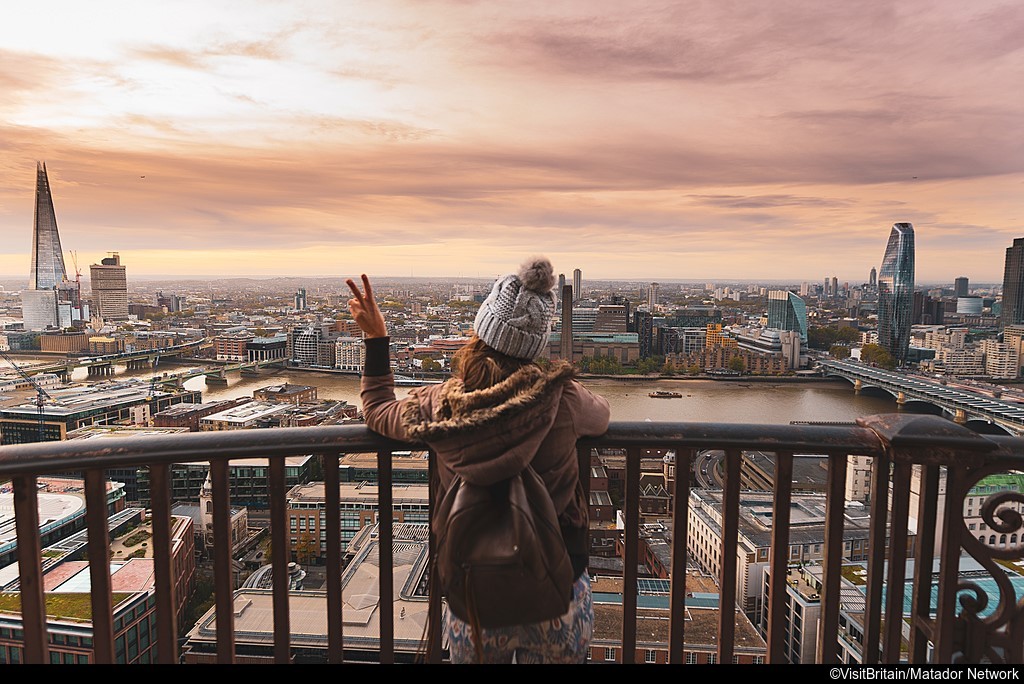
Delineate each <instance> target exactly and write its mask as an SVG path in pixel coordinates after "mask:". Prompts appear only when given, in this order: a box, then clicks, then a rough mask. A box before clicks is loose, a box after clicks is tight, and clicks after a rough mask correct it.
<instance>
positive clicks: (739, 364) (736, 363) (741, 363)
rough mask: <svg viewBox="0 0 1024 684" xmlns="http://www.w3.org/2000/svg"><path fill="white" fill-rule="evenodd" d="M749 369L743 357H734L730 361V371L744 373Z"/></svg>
mask: <svg viewBox="0 0 1024 684" xmlns="http://www.w3.org/2000/svg"><path fill="white" fill-rule="evenodd" d="M746 369H747V362H746V361H745V360H744V359H743V357H742V356H734V357H732V358H731V359H729V370H734V371H736V372H737V373H742V372H743V371H745V370H746Z"/></svg>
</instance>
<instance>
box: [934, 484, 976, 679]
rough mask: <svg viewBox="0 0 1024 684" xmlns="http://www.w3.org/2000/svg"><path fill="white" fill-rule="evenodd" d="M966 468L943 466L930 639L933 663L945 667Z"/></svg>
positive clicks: (948, 658)
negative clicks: (936, 582)
mask: <svg viewBox="0 0 1024 684" xmlns="http://www.w3.org/2000/svg"><path fill="white" fill-rule="evenodd" d="M966 475H967V469H966V468H964V467H962V466H947V467H946V504H945V511H944V513H943V516H942V545H941V548H940V549H939V558H940V560H939V589H938V599H937V603H936V610H935V614H936V618H935V628H934V632H933V634H932V638H933V640H934V642H935V653H934V655H933V656H932V661H933V662H934V663H935V664H938V665H947V664H949V663H951V662H952V659H953V629H954V627H955V623H956V610H957V608H956V606H957V601H956V595H957V585H958V584H959V581H960V553H961V550H960V528H961V527H962V526H963V505H964V503H963V502H964V498H965V497H966V496H967V491H966V490H967V489H968V485H967V484H966V481H967V477H966Z"/></svg>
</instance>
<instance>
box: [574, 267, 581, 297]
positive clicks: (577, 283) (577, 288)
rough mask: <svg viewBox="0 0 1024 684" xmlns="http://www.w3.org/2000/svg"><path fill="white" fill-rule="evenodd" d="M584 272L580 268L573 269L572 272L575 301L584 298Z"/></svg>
mask: <svg viewBox="0 0 1024 684" xmlns="http://www.w3.org/2000/svg"><path fill="white" fill-rule="evenodd" d="M582 288H583V272H582V271H580V269H578V268H576V269H573V272H572V300H573V301H574V302H577V301H579V300H580V299H582V298H583V289H582Z"/></svg>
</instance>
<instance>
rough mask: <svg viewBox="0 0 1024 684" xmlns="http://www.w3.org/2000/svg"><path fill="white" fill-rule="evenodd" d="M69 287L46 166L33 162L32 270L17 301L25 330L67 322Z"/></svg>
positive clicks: (68, 321)
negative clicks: (19, 301) (25, 288)
mask: <svg viewBox="0 0 1024 684" xmlns="http://www.w3.org/2000/svg"><path fill="white" fill-rule="evenodd" d="M69 287H71V288H73V287H74V283H69V282H68V277H67V270H66V269H65V267H64V253H63V252H62V251H61V247H60V234H59V233H58V232H57V215H56V213H55V212H54V210H53V197H52V195H51V194H50V181H49V178H47V175H46V165H45V164H43V163H41V162H37V163H36V207H35V220H34V222H33V225H32V271H31V273H30V274H29V279H28V289H27V290H25V291H24V292H22V302H21V308H22V318H23V319H24V322H25V329H26V330H44V329H46V328H48V327H50V328H56V327H66V326H68V325H71V321H70V316H71V314H70V309H69V308H68V306H67V304H68V303H69V302H68V301H67V300H68V294H67V290H68V288H69ZM61 304H64V306H63V307H62V306H61Z"/></svg>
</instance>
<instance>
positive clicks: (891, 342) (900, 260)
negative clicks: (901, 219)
mask: <svg viewBox="0 0 1024 684" xmlns="http://www.w3.org/2000/svg"><path fill="white" fill-rule="evenodd" d="M913 314H914V227H913V226H912V225H911V224H909V223H895V224H893V226H892V230H891V231H890V232H889V241H888V243H887V244H886V247H885V255H884V256H883V257H882V268H881V270H880V271H879V273H878V344H879V345H881V346H882V348H883V349H885V350H886V351H887V352H889V354H890V355H891V356H892V358H893V361H895V362H896V365H897V366H903V365H904V364H905V363H906V361H907V353H908V351H909V349H910V326H911V320H912V318H913Z"/></svg>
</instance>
